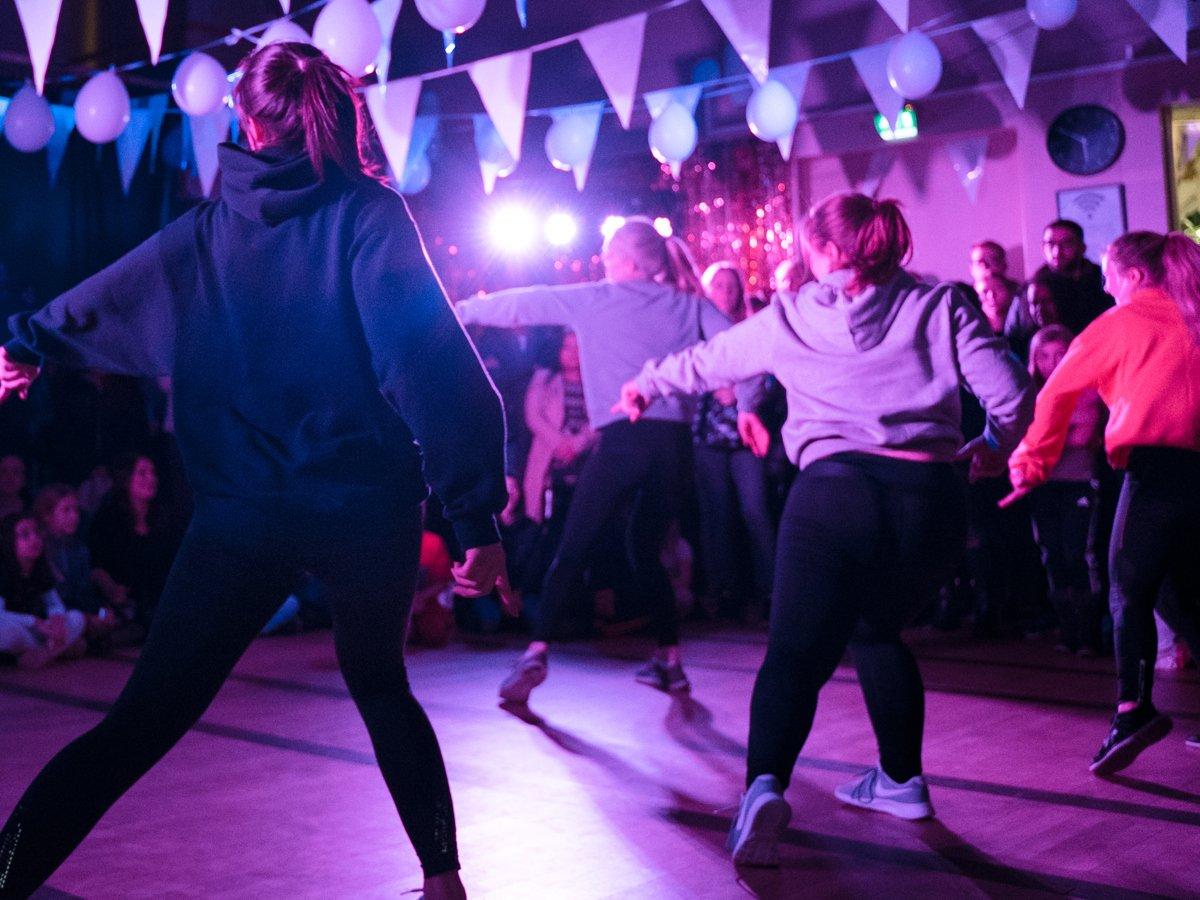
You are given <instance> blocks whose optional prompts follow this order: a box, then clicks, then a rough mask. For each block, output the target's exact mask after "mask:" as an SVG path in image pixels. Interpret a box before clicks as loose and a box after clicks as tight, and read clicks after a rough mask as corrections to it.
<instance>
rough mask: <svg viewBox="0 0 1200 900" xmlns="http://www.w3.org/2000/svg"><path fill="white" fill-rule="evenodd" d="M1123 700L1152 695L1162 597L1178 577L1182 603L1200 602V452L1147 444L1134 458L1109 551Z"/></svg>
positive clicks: (1184, 606) (1184, 605)
mask: <svg viewBox="0 0 1200 900" xmlns="http://www.w3.org/2000/svg"><path fill="white" fill-rule="evenodd" d="M1108 566H1109V573H1108V574H1109V582H1110V585H1111V587H1110V593H1109V609H1110V610H1111V611H1112V618H1113V641H1114V645H1115V650H1116V655H1117V679H1118V682H1119V689H1120V693H1119V696H1118V701H1119V702H1126V701H1129V702H1133V701H1143V700H1146V701H1148V700H1150V698H1151V693H1152V689H1153V679H1154V660H1155V658H1156V656H1157V646H1156V645H1157V627H1156V626H1155V624H1154V604H1155V601H1156V600H1157V599H1158V596H1159V590H1160V589H1161V588H1162V585H1163V582H1164V581H1165V580H1168V579H1169V580H1170V582H1171V586H1172V587H1173V588H1174V591H1175V595H1176V599H1177V602H1178V603H1179V606H1180V608H1181V609H1183V610H1189V611H1191V612H1192V614H1193V615H1194V614H1195V610H1196V609H1197V606H1198V605H1200V453H1197V452H1194V451H1190V450H1177V449H1174V448H1169V447H1139V448H1137V449H1135V450H1134V451H1133V453H1132V454H1131V455H1130V457H1129V466H1128V469H1127V470H1126V473H1125V484H1124V486H1123V487H1122V488H1121V499H1120V500H1119V501H1118V503H1117V517H1116V521H1115V523H1114V525H1113V535H1112V545H1111V547H1110V548H1109V554H1108Z"/></svg>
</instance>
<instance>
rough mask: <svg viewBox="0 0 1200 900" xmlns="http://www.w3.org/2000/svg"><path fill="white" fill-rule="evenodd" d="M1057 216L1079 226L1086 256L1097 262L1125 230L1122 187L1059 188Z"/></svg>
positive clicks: (1116, 185) (1110, 185)
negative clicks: (1081, 229)
mask: <svg viewBox="0 0 1200 900" xmlns="http://www.w3.org/2000/svg"><path fill="white" fill-rule="evenodd" d="M1058 217H1059V218H1060V219H1071V220H1072V221H1074V222H1078V223H1079V224H1080V225H1082V226H1083V240H1084V243H1085V244H1087V256H1088V258H1089V259H1090V260H1092V261H1093V262H1097V263H1098V262H1100V257H1101V256H1102V255H1103V254H1104V250H1105V248H1107V247H1108V245H1109V244H1111V243H1112V242H1113V241H1114V240H1116V239H1117V238H1119V237H1120V236H1121V235H1123V234H1124V233H1125V229H1126V224H1125V187H1124V185H1120V184H1102V185H1097V186H1095V187H1085V188H1070V189H1069V190H1065V191H1059V192H1058Z"/></svg>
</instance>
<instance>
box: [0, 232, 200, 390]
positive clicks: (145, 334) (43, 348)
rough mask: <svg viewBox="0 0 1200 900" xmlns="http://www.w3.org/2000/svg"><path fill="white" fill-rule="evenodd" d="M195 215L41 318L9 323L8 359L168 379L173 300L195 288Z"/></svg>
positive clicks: (95, 277) (65, 297)
mask: <svg viewBox="0 0 1200 900" xmlns="http://www.w3.org/2000/svg"><path fill="white" fill-rule="evenodd" d="M196 214H197V211H196V210H192V211H190V212H188V213H185V214H184V215H183V216H181V217H180V218H178V219H176V220H175V221H174V222H172V223H171V224H170V225H168V226H167V227H166V228H164V229H163V230H162V231H160V232H159V233H158V234H156V235H154V236H153V237H152V238H150V239H149V240H147V241H146V242H144V243H143V244H141V245H139V246H138V247H135V248H134V249H133V250H131V251H130V252H129V253H127V254H125V255H124V256H122V257H121V258H120V259H118V260H117V261H116V262H115V263H113V264H112V265H110V266H108V267H107V268H105V269H102V270H100V271H99V272H97V273H96V274H95V275H93V276H92V277H91V278H88V279H87V280H85V281H84V282H82V283H81V284H80V285H78V286H77V287H74V288H72V289H71V290H69V291H67V292H66V293H65V294H62V295H61V296H59V297H58V298H56V299H54V300H51V301H50V302H49V303H48V304H46V305H45V306H43V307H42V308H41V309H40V310H37V311H36V312H32V313H18V314H17V315H15V316H11V317H10V318H9V320H8V327H9V331H10V332H11V333H12V335H13V337H12V339H11V340H10V341H9V342H8V343H7V344H5V346H4V349H5V350H6V351H7V353H8V355H9V357H10V358H12V359H14V360H16V361H17V362H22V363H28V364H30V365H41V363H42V361H43V360H51V361H53V362H57V363H61V364H63V365H66V366H70V367H72V368H79V369H99V370H101V371H104V372H113V373H115V374H119V375H135V376H139V377H143V378H153V377H157V376H159V375H170V374H171V368H172V362H173V357H174V345H175V328H176V325H175V309H176V303H177V302H178V295H179V294H180V293H181V291H183V290H186V289H187V287H186V286H188V285H191V284H194V283H195V278H194V259H195V237H194V235H195V218H196Z"/></svg>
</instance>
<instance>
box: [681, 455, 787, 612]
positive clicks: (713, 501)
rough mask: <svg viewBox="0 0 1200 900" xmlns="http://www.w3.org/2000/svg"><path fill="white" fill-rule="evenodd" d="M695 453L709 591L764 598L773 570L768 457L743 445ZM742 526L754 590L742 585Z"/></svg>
mask: <svg viewBox="0 0 1200 900" xmlns="http://www.w3.org/2000/svg"><path fill="white" fill-rule="evenodd" d="M693 452H694V453H695V458H696V493H697V494H698V496H699V499H700V552H701V559H702V560H703V563H704V571H705V574H706V575H707V578H708V590H709V593H710V594H711V595H712V596H714V597H729V596H740V597H742V598H745V597H747V596H753V597H754V598H755V599H756V600H759V601H766V600H768V599H769V598H770V596H771V582H772V581H773V576H774V569H775V526H774V524H773V523H772V522H771V509H770V497H769V493H768V486H767V465H766V460H762V459H759V458H758V457H756V456H755V455H754V454H753V453H751V452H750V451H749V450H745V449H741V450H725V449H715V448H712V447H703V446H696V447H695V448H694V449H693ZM739 522H740V525H739ZM740 526H744V527H745V532H746V537H747V538H748V542H749V545H750V560H751V564H752V568H751V574H752V576H753V582H752V591H747V590H746V585H745V581H746V578H745V567H744V566H742V565H739V562H740V560H739V554H738V552H737V550H738V544H737V538H738V534H739V531H740V530H741V528H740Z"/></svg>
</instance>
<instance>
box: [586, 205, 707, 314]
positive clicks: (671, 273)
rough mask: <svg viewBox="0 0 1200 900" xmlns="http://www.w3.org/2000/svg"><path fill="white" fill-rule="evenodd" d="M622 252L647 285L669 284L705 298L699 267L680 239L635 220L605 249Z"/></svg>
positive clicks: (642, 218) (643, 220) (628, 221)
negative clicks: (647, 282) (610, 248)
mask: <svg viewBox="0 0 1200 900" xmlns="http://www.w3.org/2000/svg"><path fill="white" fill-rule="evenodd" d="M614 245H616V246H618V247H620V248H621V253H622V254H623V255H624V256H626V257H627V258H628V259H629V260H630V261H631V262H632V263H633V264H634V266H636V267H637V270H638V271H639V272H640V273H641V274H642V275H643V276H645V278H646V280H647V281H656V282H659V283H660V284H669V285H671V286H672V287H674V288H677V289H678V290H681V291H686V292H687V293H689V294H696V295H698V296H699V295H703V293H704V287H703V285H701V284H700V278H699V276H698V275H697V274H696V264H695V263H694V262H693V261H692V255H691V253H690V252H689V251H688V248H687V245H686V244H685V243H684V242H683V241H682V240H680V239H679V238H677V237H670V238H664V237H663V236H662V235H661V234H659V233H658V229H656V228H655V227H654V223H653V222H652V221H650V219H648V218H646V217H645V216H631V217H630V218H628V219H626V220H625V221H624V223H623V224H622V225H621V227H620V228H618V229H617V230H616V231H614V232H613V233H612V234H611V235H610V236H609V238H608V240H606V241H605V242H604V246H605V248H606V249H607V248H609V247H612V246H614Z"/></svg>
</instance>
